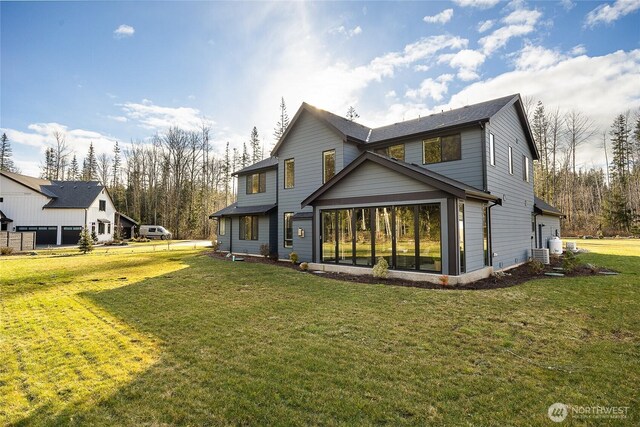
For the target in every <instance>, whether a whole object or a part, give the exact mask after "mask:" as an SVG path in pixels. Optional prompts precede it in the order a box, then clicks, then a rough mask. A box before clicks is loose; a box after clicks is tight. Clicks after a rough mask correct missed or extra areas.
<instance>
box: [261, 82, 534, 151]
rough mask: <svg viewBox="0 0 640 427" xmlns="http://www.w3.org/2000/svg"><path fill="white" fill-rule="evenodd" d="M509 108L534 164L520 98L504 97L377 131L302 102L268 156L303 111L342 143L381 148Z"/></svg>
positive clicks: (478, 120)
mask: <svg viewBox="0 0 640 427" xmlns="http://www.w3.org/2000/svg"><path fill="white" fill-rule="evenodd" d="M511 104H515V105H516V109H517V112H518V117H519V118H520V122H521V123H522V127H523V130H524V134H525V138H526V139H527V143H528V144H529V148H530V149H531V153H532V155H533V159H534V160H537V159H538V158H539V154H538V149H537V148H536V145H535V143H534V141H533V135H532V134H531V129H530V127H529V122H528V121H527V117H526V114H525V112H524V107H523V105H522V100H521V99H520V95H519V94H514V95H509V96H504V97H502V98H496V99H492V100H489V101H485V102H480V103H478V104H472V105H467V106H465V107H462V108H456V109H455V110H449V111H443V112H441V113H436V114H431V115H429V116H425V117H420V118H418V119H414V120H408V121H405V122H400V123H394V124H392V125H387V126H382V127H378V128H370V127H367V126H364V125H361V124H359V123H356V122H353V121H350V120H347V119H345V118H344V117H340V116H337V115H335V114H333V113H330V112H328V111H325V110H321V109H319V108H316V107H314V106H312V105H309V104H307V103H306V102H303V103H302V105H301V106H300V108H299V109H298V111H297V112H296V115H295V116H294V117H293V119H292V120H291V124H290V125H289V127H288V128H287V130H286V131H285V132H284V133H283V135H282V137H281V138H280V140H279V141H278V143H277V144H276V145H275V147H273V150H272V151H271V154H272V155H274V156H275V155H276V154H277V152H278V149H279V148H280V146H281V145H282V143H283V142H284V140H285V139H286V138H287V135H288V134H289V132H290V131H291V129H293V127H294V126H295V123H296V121H297V120H298V118H299V117H300V115H301V114H302V113H303V112H305V111H306V112H308V113H310V114H312V115H313V116H314V117H316V118H317V119H319V120H321V121H323V122H324V123H325V124H326V125H327V126H328V127H329V128H330V129H332V130H333V131H334V132H336V133H337V134H338V135H340V136H341V137H342V139H343V141H351V142H355V143H360V144H376V145H383V144H385V142H388V143H392V142H394V141H397V140H402V139H408V138H411V137H417V136H419V135H423V134H428V133H434V132H438V131H440V130H442V131H445V130H452V129H454V128H460V127H465V126H471V125H480V124H481V123H485V122H487V121H489V119H491V117H493V116H494V115H495V114H496V113H498V112H499V111H500V110H502V109H503V108H505V107H506V106H508V105H511Z"/></svg>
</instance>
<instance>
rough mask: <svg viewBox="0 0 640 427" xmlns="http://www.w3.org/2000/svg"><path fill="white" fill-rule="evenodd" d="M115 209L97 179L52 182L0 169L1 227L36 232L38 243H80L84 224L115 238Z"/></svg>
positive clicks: (103, 236) (104, 236)
mask: <svg viewBox="0 0 640 427" xmlns="http://www.w3.org/2000/svg"><path fill="white" fill-rule="evenodd" d="M115 214H116V209H115V206H114V205H113V201H112V200H111V196H109V192H108V191H107V189H106V188H105V187H104V186H103V185H102V184H100V183H99V182H97V181H49V180H45V179H39V178H34V177H31V176H26V175H20V174H16V173H11V172H5V171H0V218H1V219H0V228H1V230H2V231H35V233H36V244H37V245H67V244H73V245H75V244H76V243H78V240H79V236H80V231H81V230H82V227H85V226H86V227H87V228H89V230H91V231H95V232H96V235H97V236H98V241H99V242H104V241H108V240H112V239H113V232H114V224H115Z"/></svg>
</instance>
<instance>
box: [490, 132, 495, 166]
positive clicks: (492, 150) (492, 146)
mask: <svg viewBox="0 0 640 427" xmlns="http://www.w3.org/2000/svg"><path fill="white" fill-rule="evenodd" d="M489 162H490V163H491V166H495V165H496V145H495V142H494V140H493V134H492V133H490V134H489Z"/></svg>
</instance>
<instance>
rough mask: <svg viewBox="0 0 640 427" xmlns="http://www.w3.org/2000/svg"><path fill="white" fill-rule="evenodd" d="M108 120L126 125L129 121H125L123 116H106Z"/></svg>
mask: <svg viewBox="0 0 640 427" xmlns="http://www.w3.org/2000/svg"><path fill="white" fill-rule="evenodd" d="M107 117H108V118H110V119H111V120H115V121H116V122H120V123H126V122H128V121H129V119H127V118H126V117H124V116H107Z"/></svg>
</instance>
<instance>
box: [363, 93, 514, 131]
mask: <svg viewBox="0 0 640 427" xmlns="http://www.w3.org/2000/svg"><path fill="white" fill-rule="evenodd" d="M517 96H518V95H510V96H505V97H503V98H497V99H492V100H490V101H485V102H481V103H479V104H473V105H467V106H465V107H462V108H456V109H455V110H449V111H443V112H441V113H436V114H431V115H429V116H425V117H420V118H418V119H414V120H407V121H406V122H400V123H394V124H392V125H388V126H383V127H379V128H375V129H373V131H372V132H371V137H370V138H369V141H368V142H370V143H374V142H380V141H385V140H389V139H396V138H400V137H407V136H410V135H418V134H422V133H427V132H431V131H435V130H438V129H446V128H451V127H455V126H461V125H465V124H476V123H479V122H482V121H486V120H488V119H489V118H491V116H493V115H494V114H496V113H497V112H498V111H500V110H501V109H502V108H504V107H505V106H506V105H507V104H508V103H510V102H511V101H513V100H514V98H515V97H517Z"/></svg>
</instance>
